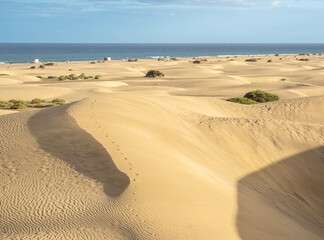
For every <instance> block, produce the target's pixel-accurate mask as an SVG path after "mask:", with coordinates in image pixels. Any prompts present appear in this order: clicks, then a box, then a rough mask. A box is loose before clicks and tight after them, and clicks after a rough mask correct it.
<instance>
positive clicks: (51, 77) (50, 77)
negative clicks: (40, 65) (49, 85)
mask: <svg viewBox="0 0 324 240" xmlns="http://www.w3.org/2000/svg"><path fill="white" fill-rule="evenodd" d="M47 78H49V79H55V78H57V76H48V77H47Z"/></svg>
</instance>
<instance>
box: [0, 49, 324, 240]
mask: <svg viewBox="0 0 324 240" xmlns="http://www.w3.org/2000/svg"><path fill="white" fill-rule="evenodd" d="M247 59H256V60H255V62H251V61H250V62H249V61H248V62H247V61H246V60H247ZM301 59H302V60H301ZM305 59H307V60H305ZM195 60H197V59H192V58H178V59H161V60H157V59H138V60H137V61H134V62H129V61H126V60H124V61H123V60H118V61H108V62H103V61H82V62H55V63H54V65H52V66H51V65H49V66H45V68H39V66H40V65H41V63H19V64H1V65H0V92H1V94H0V100H2V101H9V100H10V99H17V100H24V101H28V102H30V101H31V100H32V99H34V98H41V99H45V100H46V101H47V102H51V101H52V100H53V99H56V98H60V99H64V100H65V101H66V104H65V105H62V106H53V107H48V108H42V109H38V108H27V109H24V110H17V109H8V108H0V141H1V144H0V184H1V186H0V189H1V191H0V238H2V239H141V240H144V239H170V240H173V239H193V240H195V239H200V240H210V239H226V240H259V239H263V240H290V239H291V240H292V239H294V240H305V239H307V240H321V239H323V238H324V208H323V206H324V191H323V185H324V164H323V163H324V147H323V144H324V118H323V116H324V55H319V54H315V55H313V54H309V55H279V56H274V55H268V56H228V57H209V58H206V61H205V59H200V60H201V62H200V63H198V64H194V63H193V61H195ZM269 60H271V61H269ZM91 62H92V63H91ZM32 66H35V69H31V67H32ZM149 70H159V71H161V72H162V73H163V74H164V75H165V76H164V77H163V78H146V77H144V76H145V74H146V73H147V71H149ZM82 73H84V74H85V75H86V76H100V78H99V77H98V79H95V78H90V79H79V80H69V79H66V80H62V81H60V80H58V77H59V76H68V75H71V74H75V75H80V74H82ZM49 76H53V78H48V77H49ZM257 89H260V90H263V91H267V92H270V93H273V94H276V95H278V96H279V97H280V100H279V101H275V102H267V103H259V104H253V105H243V104H238V103H233V102H228V101H226V99H229V98H234V97H242V96H243V95H244V94H245V93H247V92H249V91H253V90H257Z"/></svg>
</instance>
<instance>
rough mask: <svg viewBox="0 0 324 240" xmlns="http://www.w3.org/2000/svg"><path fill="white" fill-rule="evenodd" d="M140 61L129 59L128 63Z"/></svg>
mask: <svg viewBox="0 0 324 240" xmlns="http://www.w3.org/2000/svg"><path fill="white" fill-rule="evenodd" d="M137 61H138V59H137V58H136V59H128V62H137Z"/></svg>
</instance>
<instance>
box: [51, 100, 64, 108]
mask: <svg viewBox="0 0 324 240" xmlns="http://www.w3.org/2000/svg"><path fill="white" fill-rule="evenodd" d="M52 103H53V105H54V106H58V105H63V104H65V100H64V99H60V98H56V99H54V100H53V101H52Z"/></svg>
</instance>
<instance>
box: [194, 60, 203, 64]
mask: <svg viewBox="0 0 324 240" xmlns="http://www.w3.org/2000/svg"><path fill="white" fill-rule="evenodd" d="M192 63H193V64H200V63H201V61H200V60H195V61H193V62H192Z"/></svg>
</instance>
